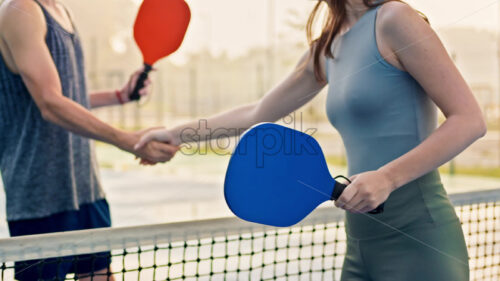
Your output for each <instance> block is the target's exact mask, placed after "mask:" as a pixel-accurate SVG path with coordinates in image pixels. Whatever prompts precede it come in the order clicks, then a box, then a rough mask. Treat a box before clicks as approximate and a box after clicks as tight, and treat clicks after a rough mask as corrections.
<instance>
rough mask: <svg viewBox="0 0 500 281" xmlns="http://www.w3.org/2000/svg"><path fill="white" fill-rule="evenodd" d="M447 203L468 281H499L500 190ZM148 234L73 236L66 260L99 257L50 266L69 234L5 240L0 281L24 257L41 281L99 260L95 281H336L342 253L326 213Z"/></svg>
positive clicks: (335, 223)
mask: <svg viewBox="0 0 500 281" xmlns="http://www.w3.org/2000/svg"><path fill="white" fill-rule="evenodd" d="M451 199H452V201H453V203H454V204H455V206H456V211H457V214H458V215H459V217H460V219H461V221H462V227H463V230H464V234H465V237H466V241H467V245H468V250H469V258H470V260H469V264H470V270H471V280H500V218H499V217H500V203H499V202H500V190H496V191H489V192H477V193H468V194H461V195H456V196H451ZM332 214H334V215H332ZM151 229H152V228H151ZM154 229H155V230H154V231H153V230H150V229H147V228H144V227H143V228H142V229H141V228H140V227H138V228H134V229H131V230H124V231H123V232H121V233H125V232H127V233H132V234H131V235H136V236H138V237H137V238H140V237H139V236H141V237H142V238H141V239H136V240H133V239H132V240H131V239H130V236H127V237H128V238H124V237H122V236H120V235H121V234H120V235H118V234H116V233H118V232H116V233H114V232H113V230H112V229H109V230H101V231H100V232H92V233H93V234H92V235H89V233H91V232H87V233H84V232H82V233H75V234H73V235H76V236H71V237H68V239H67V240H68V241H73V247H72V249H71V253H75V254H88V253H92V252H96V251H97V250H98V251H99V252H101V253H99V254H90V255H87V256H84V257H77V258H75V257H67V258H55V259H53V257H54V256H56V254H57V252H58V251H59V255H63V254H67V253H68V252H67V248H65V246H64V245H63V243H66V242H64V240H65V239H64V235H66V236H68V235H70V234H57V235H52V236H51V237H48V238H47V239H48V240H41V237H42V236H36V237H32V238H29V239H28V238H26V239H28V240H22V243H14V244H16V245H14V246H12V245H11V244H12V243H11V244H9V245H10V246H9V247H12V248H13V249H14V250H15V251H17V252H15V253H17V254H12V253H10V254H9V253H7V254H5V253H4V254H3V256H2V252H1V251H2V250H1V249H2V245H7V243H8V241H9V240H10V241H12V240H11V239H12V238H11V239H5V240H3V241H0V262H3V263H2V267H1V278H2V280H13V278H14V263H13V262H14V261H18V260H21V257H27V256H29V257H34V258H44V259H43V260H41V261H38V262H35V263H26V262H24V264H22V263H19V262H18V263H17V264H18V266H19V265H21V267H22V266H25V267H28V269H27V270H26V271H28V270H33V271H34V272H37V273H38V274H40V275H42V274H43V270H44V268H46V267H50V266H51V265H52V266H53V267H55V268H64V265H65V264H72V266H74V264H78V263H71V261H74V260H75V259H83V260H85V259H87V264H91V265H95V264H96V263H97V261H99V260H102V259H106V258H111V260H112V263H111V271H110V272H106V271H105V272H97V273H96V272H94V273H93V276H94V278H95V277H97V276H99V277H101V278H104V279H102V280H106V279H107V278H106V277H107V276H110V275H113V276H114V278H115V279H116V280H339V277H340V271H341V267H342V262H343V258H344V254H345V250H346V243H345V242H346V236H345V232H344V223H343V221H342V215H341V214H340V213H335V212H333V211H332V208H328V209H327V210H317V211H315V212H314V213H313V215H311V217H310V218H308V219H306V220H305V221H304V222H302V223H301V224H299V225H298V226H296V227H292V228H271V227H263V226H259V225H253V224H246V223H243V222H240V221H239V220H237V219H235V218H227V219H219V220H214V221H209V222H208V223H207V221H204V222H203V221H202V222H191V223H185V224H183V225H182V226H179V225H173V224H166V225H161V226H156V227H155V228H154ZM158 229H161V232H160V233H161V234H158V231H157V230H158ZM181 234H182V235H181ZM75 237H80V238H81V239H80V240H78V239H77V240H75ZM88 237H92V239H88ZM96 237H106V239H110V240H112V241H113V243H101V244H102V245H99V246H98V247H95V248H92V247H91V246H90V245H91V244H92V243H94V242H95V241H97V240H96ZM182 237H185V239H182ZM31 240H33V241H31ZM36 241H39V242H40V243H45V241H49V242H50V243H52V245H50V247H51V248H52V249H53V250H52V251H50V253H43V252H44V251H43V249H41V248H40V247H38V246H36V245H38V244H36ZM106 241H109V240H106ZM165 241H167V242H165ZM58 242H59V243H60V244H59V246H58V244H57V243H58ZM30 243H31V244H30ZM17 244H20V245H17ZM28 245H31V246H28ZM33 245H35V246H33ZM120 245H122V246H121V247H120ZM108 250H110V252H107V253H106V251H108ZM21 252H22V255H21V254H19V253H21ZM54 252H55V253H54ZM103 252H104V253H103ZM16 257H17V258H16ZM79 277H82V276H81V275H80V276H79ZM61 278H63V277H61ZM64 278H65V279H66V280H75V279H78V275H77V276H75V274H68V275H67V276H65V277H64ZM54 280H58V279H57V277H56V278H55V279H54ZM59 280H63V279H59Z"/></svg>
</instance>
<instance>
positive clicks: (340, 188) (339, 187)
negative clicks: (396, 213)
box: [330, 181, 384, 215]
mask: <svg viewBox="0 0 500 281" xmlns="http://www.w3.org/2000/svg"><path fill="white" fill-rule="evenodd" d="M346 187H347V185H346V184H343V183H340V182H338V181H335V186H334V187H333V192H332V197H331V198H330V200H332V201H337V199H339V197H340V195H342V192H344V189H346ZM383 212H384V203H382V204H381V205H380V206H378V207H377V208H376V209H375V210H372V211H370V212H368V213H369V214H373V215H376V214H380V213H383Z"/></svg>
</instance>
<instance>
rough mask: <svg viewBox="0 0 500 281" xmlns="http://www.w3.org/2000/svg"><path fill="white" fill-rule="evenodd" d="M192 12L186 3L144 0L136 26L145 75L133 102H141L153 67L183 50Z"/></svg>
mask: <svg viewBox="0 0 500 281" xmlns="http://www.w3.org/2000/svg"><path fill="white" fill-rule="evenodd" d="M190 20H191V11H190V9H189V6H188V4H187V3H186V2H185V1H184V0H144V2H142V4H141V7H140V8H139V12H138V14H137V18H136V20H135V24H134V39H135V42H136V43H137V45H138V46H139V49H140V50H141V52H142V56H143V60H144V72H143V73H142V74H141V76H140V77H139V80H138V81H137V84H136V86H135V88H134V91H133V92H132V94H131V95H130V100H139V99H140V98H141V96H140V95H139V90H140V89H142V88H143V87H144V81H146V79H147V78H148V74H149V72H150V71H151V70H152V69H153V64H154V63H155V62H157V61H158V60H160V59H162V58H164V57H166V56H168V55H170V54H172V53H174V52H175V51H177V49H179V47H180V46H181V44H182V41H183V40H184V36H185V35H186V31H187V28H188V26H189V21H190Z"/></svg>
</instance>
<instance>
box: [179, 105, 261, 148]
mask: <svg viewBox="0 0 500 281" xmlns="http://www.w3.org/2000/svg"><path fill="white" fill-rule="evenodd" d="M256 107H257V105H256V104H249V105H244V106H241V107H238V108H235V109H232V110H229V111H226V112H224V113H221V114H218V115H215V116H212V117H209V118H207V119H200V120H198V121H193V122H189V123H186V124H183V125H181V126H178V127H175V128H173V129H172V130H171V132H172V137H173V138H174V143H175V144H177V145H179V144H182V143H192V142H200V141H208V140H211V139H216V138H219V137H232V136H237V135H239V134H241V133H243V132H244V131H245V130H246V129H248V128H250V127H251V126H253V125H255V124H256V123H257V122H258V121H257V120H256V118H254V116H255V113H254V112H255V110H256Z"/></svg>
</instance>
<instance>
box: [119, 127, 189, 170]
mask: <svg viewBox="0 0 500 281" xmlns="http://www.w3.org/2000/svg"><path fill="white" fill-rule="evenodd" d="M179 145H180V140H177V139H176V138H174V136H173V134H172V133H171V132H170V131H167V130H166V129H165V128H163V127H155V128H150V129H146V130H142V131H138V132H135V133H125V134H124V136H123V137H122V140H121V141H120V145H119V148H121V149H123V150H125V151H127V152H130V153H132V154H134V155H135V156H136V158H137V159H140V161H141V162H140V163H141V164H142V165H155V164H158V163H165V162H168V161H170V160H171V159H172V158H173V157H174V156H175V154H176V153H177V151H179Z"/></svg>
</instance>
